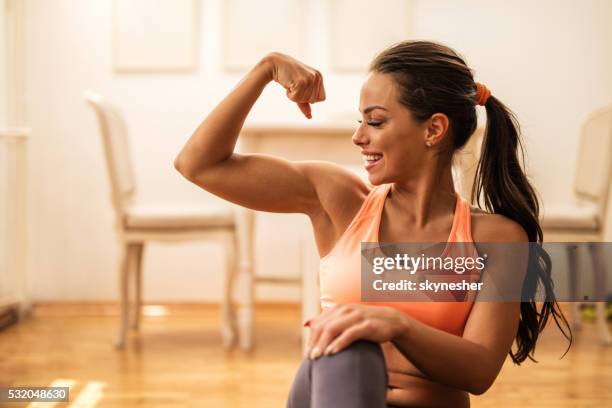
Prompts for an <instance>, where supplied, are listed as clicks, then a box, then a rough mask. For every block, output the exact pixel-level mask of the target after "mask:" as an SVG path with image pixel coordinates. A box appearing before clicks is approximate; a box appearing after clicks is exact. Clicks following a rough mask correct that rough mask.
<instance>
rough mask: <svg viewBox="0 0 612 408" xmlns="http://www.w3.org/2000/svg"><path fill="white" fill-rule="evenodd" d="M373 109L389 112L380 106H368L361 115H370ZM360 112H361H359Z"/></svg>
mask: <svg viewBox="0 0 612 408" xmlns="http://www.w3.org/2000/svg"><path fill="white" fill-rule="evenodd" d="M374 109H382V110H386V111H387V112H388V111H389V109H387V108H385V107H384V106H382V105H372V106H368V107H367V108H365V109H364V111H363V114H364V115H365V114H367V113H370V112H371V111H373V110H374ZM360 112H361V111H360Z"/></svg>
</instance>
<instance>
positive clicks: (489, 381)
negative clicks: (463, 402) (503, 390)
mask: <svg viewBox="0 0 612 408" xmlns="http://www.w3.org/2000/svg"><path fill="white" fill-rule="evenodd" d="M493 382H495V377H493V378H486V379H480V380H478V381H476V382H475V383H474V384H472V385H471V386H470V389H469V390H467V391H468V392H469V393H470V394H473V395H482V394H484V393H485V392H487V391H488V390H489V388H491V386H492V385H493Z"/></svg>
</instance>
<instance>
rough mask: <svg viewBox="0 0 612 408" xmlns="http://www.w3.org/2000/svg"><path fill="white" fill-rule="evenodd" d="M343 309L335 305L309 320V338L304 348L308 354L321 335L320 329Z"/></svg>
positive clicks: (341, 306) (342, 306) (340, 305)
mask: <svg viewBox="0 0 612 408" xmlns="http://www.w3.org/2000/svg"><path fill="white" fill-rule="evenodd" d="M343 308H344V305H342V304H337V305H335V306H333V307H331V308H329V309H325V310H324V311H323V312H321V313H320V314H319V315H318V316H316V317H314V318H312V319H310V324H309V327H310V336H308V342H307V344H306V348H307V349H308V353H310V350H311V349H312V346H313V345H314V344H316V341H317V339H318V338H319V335H320V333H321V330H322V328H323V327H324V326H325V323H326V322H327V321H329V319H330V318H331V317H332V316H334V315H335V314H336V313H338V312H339V311H340V310H342V309H343Z"/></svg>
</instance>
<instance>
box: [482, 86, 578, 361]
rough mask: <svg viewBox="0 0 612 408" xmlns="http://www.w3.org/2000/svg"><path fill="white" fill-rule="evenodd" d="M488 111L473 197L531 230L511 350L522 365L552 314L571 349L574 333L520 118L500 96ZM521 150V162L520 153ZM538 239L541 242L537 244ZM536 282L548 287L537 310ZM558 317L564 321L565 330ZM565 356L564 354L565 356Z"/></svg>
mask: <svg viewBox="0 0 612 408" xmlns="http://www.w3.org/2000/svg"><path fill="white" fill-rule="evenodd" d="M484 106H485V108H486V110H487V125H486V128H485V135H484V138H483V142H482V149H481V155H480V160H479V161H478V165H477V167H476V178H475V180H474V186H473V188H472V196H471V201H472V202H475V203H477V204H478V206H479V207H480V208H482V206H481V204H480V199H481V198H482V200H483V201H484V208H485V209H486V210H487V211H489V212H491V213H495V214H502V215H504V216H506V217H508V218H510V219H512V220H514V221H516V222H517V223H519V224H520V225H521V226H522V227H523V228H524V229H525V231H526V232H527V237H528V238H529V242H531V243H532V244H530V250H529V260H528V268H529V272H528V273H527V274H526V278H525V282H524V284H523V293H522V299H529V300H528V301H522V302H521V319H520V321H519V327H518V330H517V334H516V343H517V350H516V352H515V353H514V352H512V350H510V357H511V358H512V361H513V362H514V363H515V364H517V365H520V363H521V362H523V361H524V360H525V359H526V358H527V357H529V359H531V360H532V361H536V362H537V360H535V359H534V358H533V352H534V351H535V346H536V342H537V340H538V336H539V334H540V333H541V332H542V330H544V328H545V327H546V323H547V321H548V318H549V316H550V315H552V316H553V319H554V320H555V323H556V324H557V326H558V327H559V329H560V330H561V332H562V333H563V335H564V337H565V338H566V339H568V340H569V345H568V348H567V350H566V351H565V353H564V354H563V355H565V354H566V353H567V351H568V350H569V348H570V346H571V344H572V332H571V328H570V325H569V324H568V322H567V320H566V318H565V316H564V315H563V313H562V311H561V310H560V308H559V304H558V303H557V301H556V298H555V294H554V291H553V289H554V285H553V282H552V278H551V270H552V262H551V260H550V256H549V255H548V253H547V252H546V251H545V250H544V249H543V248H542V242H543V233H542V229H541V227H540V224H539V210H540V207H539V204H538V199H537V196H536V192H535V190H534V189H533V187H532V186H531V184H530V182H529V180H528V179H527V176H526V175H525V172H524V171H523V168H524V157H525V153H524V149H523V145H522V142H521V138H520V127H519V124H518V121H517V120H516V117H515V116H514V114H513V113H512V111H510V109H508V108H507V107H506V106H505V105H504V104H503V103H502V102H501V101H500V100H499V99H497V98H495V97H494V96H490V97H489V98H488V100H487V102H486V104H485V105H484ZM519 152H520V154H521V160H522V162H523V163H522V164H523V165H522V166H521V163H520V162H519V158H518V155H517V153H519ZM533 243H537V244H533ZM538 281H540V282H541V284H542V285H543V287H544V296H545V301H544V302H543V304H542V308H541V311H539V312H538V310H537V306H536V303H535V301H534V298H535V294H536V290H537V286H538ZM559 319H560V320H562V321H563V323H564V325H565V327H566V328H567V333H566V331H565V330H564V329H563V328H562V326H561V324H560V322H559ZM562 357H563V356H562Z"/></svg>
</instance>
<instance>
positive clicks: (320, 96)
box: [317, 76, 325, 102]
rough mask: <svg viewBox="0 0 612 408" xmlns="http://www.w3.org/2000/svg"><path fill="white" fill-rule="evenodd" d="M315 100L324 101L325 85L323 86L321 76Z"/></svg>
mask: <svg viewBox="0 0 612 408" xmlns="http://www.w3.org/2000/svg"><path fill="white" fill-rule="evenodd" d="M317 99H318V100H319V101H320V102H321V101H324V100H325V85H324V84H323V76H321V82H320V83H319V93H318V94H317Z"/></svg>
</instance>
